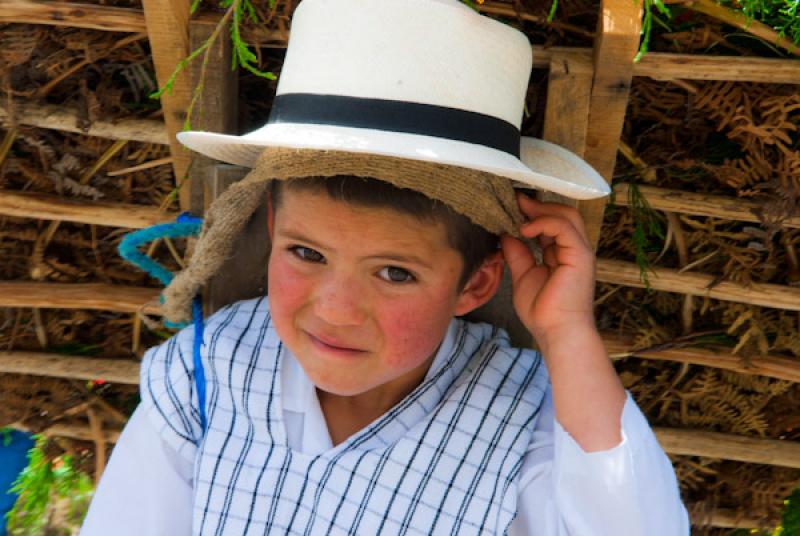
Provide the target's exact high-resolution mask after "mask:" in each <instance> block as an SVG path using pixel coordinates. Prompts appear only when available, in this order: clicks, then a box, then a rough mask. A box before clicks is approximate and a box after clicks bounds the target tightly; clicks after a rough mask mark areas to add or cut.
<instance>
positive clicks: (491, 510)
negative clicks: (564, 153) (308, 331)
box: [141, 298, 548, 536]
mask: <svg viewBox="0 0 800 536" xmlns="http://www.w3.org/2000/svg"><path fill="white" fill-rule="evenodd" d="M192 337H193V328H192V327H188V328H186V329H184V330H183V331H181V332H180V333H178V334H177V335H176V336H175V337H173V338H172V339H170V340H168V341H166V342H165V343H163V344H162V345H160V346H158V347H156V348H153V349H151V350H149V351H148V352H147V354H146V355H145V358H144V362H143V363H142V384H141V385H142V388H141V389H142V404H143V405H144V407H145V408H146V411H147V412H148V414H149V416H150V418H151V421H153V422H155V423H156V426H157V427H158V429H159V430H160V433H161V436H162V437H163V438H164V440H165V441H166V442H167V443H168V444H169V445H171V446H172V447H173V448H175V450H176V451H177V452H178V453H179V454H180V455H182V456H184V457H185V458H186V459H188V460H191V461H193V462H194V500H193V504H194V507H193V515H194V518H193V529H192V533H193V534H196V535H203V536H212V535H214V536H219V535H223V534H225V535H237V536H239V535H253V534H259V535H261V534H293V535H317V534H381V535H383V534H426V535H427V534H435V535H439V534H447V535H459V536H461V535H470V534H498V533H503V532H505V530H506V529H507V528H508V525H509V524H510V523H511V520H512V519H513V517H514V515H515V512H516V509H517V497H518V492H519V491H518V488H517V483H518V476H519V471H520V467H521V465H522V461H523V457H524V455H525V451H526V448H527V446H528V443H529V442H530V439H531V434H532V432H533V430H534V426H535V424H536V419H537V418H538V413H539V408H540V406H541V402H542V399H543V396H544V392H545V389H546V387H547V381H548V379H547V373H546V370H545V367H544V366H543V365H542V360H541V355H540V354H538V353H537V352H534V351H532V350H521V349H518V348H512V347H511V346H510V344H509V341H508V337H507V335H506V334H505V332H504V331H502V330H499V329H496V328H493V327H492V326H489V325H488V324H472V323H468V322H464V321H460V320H459V321H458V325H457V330H456V339H455V345H454V346H453V350H452V351H451V354H450V355H448V356H446V359H445V361H444V364H443V365H442V367H441V368H440V369H438V370H437V371H436V372H435V373H434V374H432V375H429V377H428V378H427V379H426V380H425V381H423V383H422V384H420V385H419V386H418V387H417V388H416V389H415V390H414V391H413V392H412V393H411V394H409V395H408V396H407V397H406V398H405V399H403V400H402V401H401V402H400V403H398V404H397V405H396V406H395V407H394V408H392V409H391V410H389V411H388V412H387V413H386V414H384V415H383V416H382V417H380V418H379V419H377V420H376V421H374V422H373V423H371V424H370V425H369V426H367V427H366V428H364V429H363V430H361V431H360V432H358V433H356V434H354V435H353V436H351V437H350V438H348V439H347V440H346V441H345V442H343V443H341V444H339V445H337V446H335V447H334V448H332V449H331V450H328V451H326V452H323V453H321V454H319V455H309V454H304V453H302V452H297V451H293V450H292V449H291V448H289V446H288V440H287V434H286V427H285V425H284V422H283V417H282V415H283V411H282V407H281V392H280V390H281V382H280V377H281V365H282V363H283V362H284V360H285V359H286V357H287V355H288V350H287V349H286V348H285V346H284V345H283V344H282V343H281V341H280V339H279V338H278V335H277V333H276V332H275V329H274V327H273V325H272V322H271V318H270V311H269V302H268V299H267V298H258V299H254V300H248V301H242V302H238V303H235V304H233V305H230V306H228V307H226V308H224V309H222V310H220V311H219V312H217V313H216V314H215V315H213V316H212V317H211V318H210V319H209V321H208V323H207V326H206V330H205V334H204V345H203V363H204V366H205V369H206V381H207V382H208V383H207V392H208V398H207V404H208V406H207V414H208V431H207V433H206V434H205V436H203V433H202V429H201V426H200V417H199V412H198V410H197V394H196V392H195V389H194V382H193V376H192V354H191V348H192Z"/></svg>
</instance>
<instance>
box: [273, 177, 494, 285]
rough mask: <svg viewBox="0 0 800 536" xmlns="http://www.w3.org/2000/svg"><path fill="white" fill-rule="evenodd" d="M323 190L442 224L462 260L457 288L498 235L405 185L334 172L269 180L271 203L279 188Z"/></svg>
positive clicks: (337, 198)
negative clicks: (331, 175) (320, 175)
mask: <svg viewBox="0 0 800 536" xmlns="http://www.w3.org/2000/svg"><path fill="white" fill-rule="evenodd" d="M283 188H288V189H290V190H295V191H307V192H309V191H310V192H317V193H321V192H324V193H326V194H327V195H328V196H329V197H330V198H331V199H333V200H335V201H342V202H344V203H352V204H354V205H359V206H363V207H373V208H389V209H392V210H396V211H397V212H400V213H401V214H407V215H409V216H413V217H414V218H416V219H417V220H418V221H422V222H428V223H434V222H437V223H438V222H440V223H442V224H443V225H444V227H445V231H446V234H447V242H448V245H449V246H450V247H452V248H453V249H454V250H455V251H457V252H458V253H459V254H460V255H461V258H462V260H463V262H464V267H463V270H462V271H461V277H460V278H459V281H458V289H459V290H461V289H463V288H464V286H465V285H466V284H467V281H469V278H470V277H471V276H472V274H473V273H475V271H476V270H477V269H478V267H479V266H480V265H481V263H482V262H483V261H484V260H485V259H486V257H488V256H489V255H490V254H492V253H493V252H494V251H496V250H497V247H498V237H497V235H495V234H492V233H490V232H489V231H487V230H486V229H484V228H483V227H481V226H480V225H477V224H475V223H473V222H472V221H470V219H469V218H467V217H466V216H463V215H462V214H459V213H457V212H455V211H454V210H453V209H451V208H450V207H449V206H447V205H446V204H444V203H442V202H440V201H436V200H434V199H430V198H429V197H426V196H425V195H423V194H421V193H419V192H417V191H415V190H409V189H407V188H398V187H396V186H394V185H393V184H390V183H388V182H385V181H381V180H378V179H373V178H367V177H356V176H353V175H337V176H334V177H304V178H300V179H290V180H287V181H278V180H275V181H272V185H271V187H270V191H271V195H272V206H273V207H274V208H276V209H277V208H278V207H279V206H280V199H281V190H282V189H283Z"/></svg>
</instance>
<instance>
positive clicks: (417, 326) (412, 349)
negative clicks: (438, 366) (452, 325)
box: [381, 308, 451, 370]
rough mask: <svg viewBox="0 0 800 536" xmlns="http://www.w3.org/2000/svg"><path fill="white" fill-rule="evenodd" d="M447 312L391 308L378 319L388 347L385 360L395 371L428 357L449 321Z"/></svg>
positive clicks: (406, 368) (404, 368) (411, 366)
mask: <svg viewBox="0 0 800 536" xmlns="http://www.w3.org/2000/svg"><path fill="white" fill-rule="evenodd" d="M450 318H451V317H450V316H449V314H448V313H447V311H435V312H433V313H432V312H431V311H420V310H414V309H412V308H403V310H400V311H397V310H395V311H394V314H392V315H391V318H387V317H384V321H383V322H381V325H382V331H383V335H384V337H385V339H384V343H385V346H386V348H387V350H388V351H387V353H386V356H385V363H386V365H387V366H389V367H391V368H393V369H397V370H408V369H411V368H414V367H416V366H419V365H420V364H422V362H423V361H425V360H426V359H428V358H429V357H430V356H431V355H433V353H434V352H435V351H436V349H437V348H438V346H439V343H441V342H442V338H443V337H444V334H445V331H446V330H447V326H448V324H449V322H450Z"/></svg>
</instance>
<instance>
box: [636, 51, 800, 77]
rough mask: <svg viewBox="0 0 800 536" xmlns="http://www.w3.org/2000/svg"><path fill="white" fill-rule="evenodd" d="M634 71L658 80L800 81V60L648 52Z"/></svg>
mask: <svg viewBox="0 0 800 536" xmlns="http://www.w3.org/2000/svg"><path fill="white" fill-rule="evenodd" d="M633 75H634V76H649V77H650V78H653V79H655V80H675V79H686V80H728V81H731V82H761V83H765V84H800V60H786V59H781V58H757V57H752V56H741V57H740V56H702V55H693V54H670V53H666V52H648V53H647V54H646V55H645V56H644V57H643V58H642V59H641V60H640V61H639V62H638V63H636V64H634V66H633Z"/></svg>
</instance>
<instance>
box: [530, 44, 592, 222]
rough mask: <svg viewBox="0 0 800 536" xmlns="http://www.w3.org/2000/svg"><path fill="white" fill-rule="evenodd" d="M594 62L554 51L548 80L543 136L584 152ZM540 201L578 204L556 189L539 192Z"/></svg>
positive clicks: (575, 151) (579, 56)
mask: <svg viewBox="0 0 800 536" xmlns="http://www.w3.org/2000/svg"><path fill="white" fill-rule="evenodd" d="M592 74H593V69H592V64H591V62H590V61H589V60H588V59H587V58H586V57H585V56H583V55H580V54H574V53H569V52H554V53H553V56H552V57H551V59H550V75H549V79H548V81H547V106H546V108H545V114H544V132H543V134H542V137H543V138H544V139H545V140H547V141H550V142H553V143H556V144H558V145H560V146H562V147H564V148H565V149H569V150H570V151H572V152H573V153H575V154H577V155H578V156H583V155H584V152H585V149H586V131H587V127H588V124H589V101H590V97H591V92H592ZM538 197H539V199H540V200H541V201H556V202H558V203H564V204H567V205H572V206H576V205H577V201H576V200H574V199H571V198H568V197H565V196H562V195H558V194H555V193H553V192H539V196H538Z"/></svg>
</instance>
